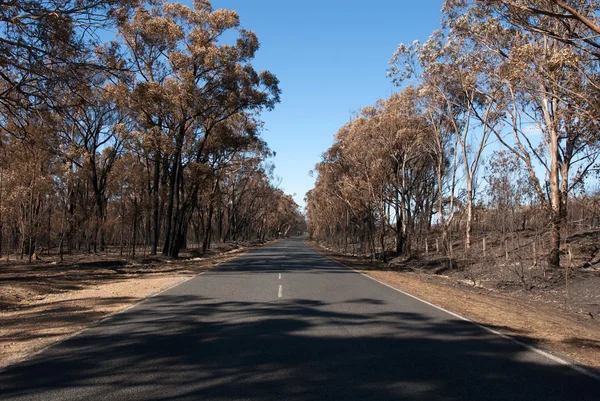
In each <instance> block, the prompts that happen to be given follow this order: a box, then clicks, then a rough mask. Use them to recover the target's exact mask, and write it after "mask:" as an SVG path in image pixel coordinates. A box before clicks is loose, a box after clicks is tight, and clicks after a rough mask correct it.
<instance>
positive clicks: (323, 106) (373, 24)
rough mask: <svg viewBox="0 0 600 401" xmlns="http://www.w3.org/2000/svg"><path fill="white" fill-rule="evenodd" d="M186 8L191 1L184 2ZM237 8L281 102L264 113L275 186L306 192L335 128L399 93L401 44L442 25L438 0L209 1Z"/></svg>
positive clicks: (300, 195) (258, 61) (297, 195)
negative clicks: (396, 65) (394, 79)
mask: <svg viewBox="0 0 600 401" xmlns="http://www.w3.org/2000/svg"><path fill="white" fill-rule="evenodd" d="M183 2H184V3H187V4H190V3H191V0H189V1H183ZM212 4H213V7H214V8H226V9H232V10H236V11H237V12H238V14H239V16H240V21H241V25H242V27H244V28H246V29H250V30H253V31H254V32H255V33H256V34H257V36H258V38H259V41H260V44H261V47H260V50H259V52H258V54H257V57H256V59H255V62H254V66H255V68H257V69H259V70H263V69H267V70H269V71H271V72H273V73H274V74H275V75H276V76H277V77H278V78H279V80H280V88H281V90H282V96H281V103H280V104H278V105H277V106H276V107H275V110H274V111H271V112H269V113H264V114H263V116H262V119H263V121H264V122H265V131H264V132H263V138H264V139H265V140H266V141H267V143H268V144H269V146H270V147H271V149H272V150H274V151H275V152H276V153H277V155H276V157H275V158H274V160H273V161H274V163H275V166H276V169H275V175H276V176H278V177H279V178H280V180H281V182H280V188H282V189H283V190H284V191H285V192H286V193H289V194H295V195H294V199H295V200H296V202H297V203H298V204H300V205H301V206H304V200H303V199H304V195H305V193H306V191H308V190H309V189H311V188H312V187H313V184H314V178H313V177H311V176H309V171H310V170H312V169H313V168H314V166H315V164H316V163H317V162H319V160H320V158H321V154H322V153H323V152H324V151H325V150H327V148H328V147H329V146H330V145H331V144H332V143H333V137H334V135H335V134H336V132H337V130H338V129H339V128H340V127H341V126H342V125H343V124H345V123H346V122H348V121H349V120H350V118H351V116H352V115H353V112H355V111H357V110H360V109H361V108H362V107H365V106H369V105H372V104H374V103H375V101H376V100H377V99H380V98H385V97H388V96H390V95H391V94H392V93H393V92H394V91H396V90H397V89H396V88H394V86H393V85H392V83H391V81H390V79H388V78H386V71H387V68H388V60H389V59H390V58H391V56H392V53H393V52H394V50H395V49H396V48H397V46H398V44H399V43H411V42H413V41H414V40H416V39H418V40H420V41H425V40H426V39H427V38H428V37H429V35H430V34H431V33H432V32H433V31H434V30H435V29H437V28H438V27H439V21H440V18H441V14H440V10H441V7H442V0H420V1H410V0H395V1H393V0H367V1H365V0H360V1H359V0H320V1H319V0H302V1H288V0H213V1H212Z"/></svg>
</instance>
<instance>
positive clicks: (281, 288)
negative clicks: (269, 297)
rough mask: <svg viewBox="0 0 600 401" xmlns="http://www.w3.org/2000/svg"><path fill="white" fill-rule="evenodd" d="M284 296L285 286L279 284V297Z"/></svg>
mask: <svg viewBox="0 0 600 401" xmlns="http://www.w3.org/2000/svg"><path fill="white" fill-rule="evenodd" d="M282 296H283V286H282V285H281V284H280V285H279V291H277V298H281V297H282Z"/></svg>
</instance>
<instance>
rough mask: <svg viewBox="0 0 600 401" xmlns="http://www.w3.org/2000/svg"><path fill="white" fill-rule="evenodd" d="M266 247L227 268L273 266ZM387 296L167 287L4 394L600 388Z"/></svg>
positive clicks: (537, 393)
mask: <svg viewBox="0 0 600 401" xmlns="http://www.w3.org/2000/svg"><path fill="white" fill-rule="evenodd" d="M263 256H264V255H263ZM259 259H260V258H259V257H257V258H256V261H251V263H250V264H246V265H245V266H246V267H244V268H241V267H240V266H237V267H236V266H235V265H229V266H224V267H223V268H221V269H220V270H219V272H221V273H227V272H228V271H237V272H240V271H243V269H246V268H247V269H251V270H255V271H256V270H259V271H262V272H266V271H271V270H272V269H271V267H270V266H271V264H270V263H269V264H268V265H262V266H261V265H260V262H259ZM312 262H313V263H314V264H316V265H317V266H319V263H321V264H323V263H324V262H323V259H322V258H321V259H319V260H314V261H312ZM314 264H311V266H313V268H314V266H315V265H314ZM321 267H322V268H323V269H325V271H326V272H327V273H330V272H332V271H334V272H338V273H340V274H342V273H344V274H351V273H348V271H347V270H344V269H339V268H337V267H334V266H332V265H322V266H321ZM290 268H291V269H294V267H293V266H292V267H290V266H289V265H287V266H286V269H290ZM295 268H297V269H309V268H308V267H306V265H305V264H303V265H302V266H300V265H298V266H296V267H295ZM211 274H217V272H215V273H211ZM315 274H316V273H315ZM382 304H384V301H382V300H380V299H371V298H364V297H357V298H351V299H348V300H346V301H343V305H339V304H338V305H336V304H332V303H327V302H323V301H319V300H314V299H287V300H285V299H284V300H279V301H273V302H233V301H232V302H223V301H219V300H216V299H211V298H208V297H203V296H192V295H176V294H164V295H161V296H156V297H154V298H151V299H150V300H148V301H147V302H145V303H144V304H143V305H142V306H141V307H138V308H136V309H135V310H133V311H131V312H127V313H123V314H120V315H116V316H114V317H113V318H111V319H110V321H109V322H107V323H109V324H105V325H103V326H102V327H97V328H95V329H92V330H89V331H87V332H85V333H83V334H82V335H79V336H77V337H74V338H72V339H70V340H67V341H65V342H63V343H61V344H60V345H58V346H55V347H53V348H51V349H50V350H48V351H47V352H45V353H44V354H42V355H40V356H39V357H38V358H37V359H35V360H32V361H30V362H27V363H24V364H20V365H18V366H15V367H13V368H12V369H9V370H8V371H6V372H4V373H3V374H2V375H0V394H1V396H0V398H2V399H7V400H8V399H40V400H41V399H44V400H47V399H52V397H54V398H55V399H81V398H84V397H85V398H87V399H95V400H98V399H114V400H119V399H143V400H156V401H158V400H233V399H244V400H266V399H277V400H328V399H332V400H361V401H363V400H528V401H529V400H545V401H549V400H597V399H598V394H600V385H599V383H598V382H596V381H594V380H592V379H590V378H588V377H585V376H583V375H581V374H579V373H577V372H575V371H573V370H572V369H570V368H568V367H565V366H559V365H556V364H553V363H550V362H549V361H548V362H549V363H543V362H540V360H539V359H538V360H536V359H535V358H532V357H531V353H529V352H526V350H525V349H524V348H523V347H521V346H519V345H517V344H513V343H511V342H508V341H506V340H504V339H502V338H500V337H497V336H493V335H491V334H489V333H487V332H485V331H484V330H482V329H481V328H479V327H477V326H475V325H472V324H470V323H468V322H464V321H461V320H458V319H456V320H453V319H445V320H440V319H437V318H435V317H430V316H426V315H424V314H420V313H407V312H393V311H389V310H384V311H381V312H378V313H371V312H369V313H365V312H363V310H364V309H363V308H367V309H369V310H372V308H379V307H382V306H385V305H382ZM375 328H376V329H375Z"/></svg>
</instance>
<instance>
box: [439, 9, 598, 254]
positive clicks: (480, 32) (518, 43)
mask: <svg viewBox="0 0 600 401" xmlns="http://www.w3.org/2000/svg"><path fill="white" fill-rule="evenodd" d="M445 9H446V10H447V13H448V14H449V15H450V17H451V18H455V19H456V20H457V21H459V22H460V23H456V24H454V26H455V27H456V29H460V30H462V31H463V33H467V34H468V35H470V36H471V40H473V41H476V42H478V43H480V46H482V47H487V48H489V49H491V51H493V52H495V54H496V56H497V58H496V62H495V64H494V68H492V69H491V70H490V71H493V79H494V80H496V82H497V84H499V85H502V90H503V92H504V96H505V98H506V99H507V100H506V112H507V113H506V117H507V118H506V123H507V125H508V126H509V127H510V131H512V136H511V139H510V140H509V139H507V138H506V136H505V132H504V131H500V130H498V129H494V132H495V133H496V137H497V138H498V140H499V141H500V142H501V143H502V144H503V145H504V146H506V148H507V149H509V150H510V151H512V152H513V153H514V154H516V155H517V156H518V157H519V158H520V159H521V160H522V161H523V162H524V163H525V166H526V167H527V169H528V171H529V175H530V178H531V183H532V185H533V186H534V189H535V192H536V193H537V195H538V199H539V202H540V203H541V204H542V205H544V206H545V207H546V209H547V210H548V214H549V216H550V233H551V241H550V242H551V251H550V253H549V255H548V264H549V265H550V266H559V265H560V244H561V231H562V229H563V227H564V222H565V218H566V210H567V203H568V198H569V194H570V192H571V190H572V188H573V187H574V186H575V185H578V184H580V183H581V182H582V180H583V179H584V178H585V176H586V175H587V173H588V172H589V171H590V168H592V166H593V165H594V163H595V161H596V160H597V157H598V139H599V138H598V136H597V134H596V132H597V124H598V119H597V110H598V109H597V105H596V100H595V99H596V96H594V95H593V94H594V92H595V84H594V82H593V81H592V80H590V77H594V76H596V75H597V71H598V62H597V60H590V58H589V57H588V56H589V53H588V52H586V51H585V50H584V49H581V47H579V46H574V45H571V44H569V43H568V41H564V40H558V39H557V38H555V35H553V34H550V33H548V32H549V31H551V32H555V33H557V32H564V33H565V34H567V33H568V31H569V29H568V28H566V27H565V26H563V25H564V24H563V22H562V21H561V20H559V19H556V18H555V17H554V16H544V15H541V14H540V15H538V16H537V17H536V24H537V28H533V27H531V26H528V25H523V26H520V25H517V24H516V23H515V22H516V20H514V19H509V18H508V16H507V15H506V14H505V13H502V12H497V9H495V8H494V7H489V6H488V3H487V2H483V1H482V2H463V1H448V2H446V4H445ZM503 10H504V11H506V10H507V9H504V8H503ZM532 126H533V127H535V128H537V130H539V131H538V132H540V133H541V138H540V140H536V138H535V136H534V133H535V129H534V130H533V131H532V129H531V127H532ZM537 166H541V167H542V168H543V170H544V172H545V175H546V177H545V179H544V178H540V177H539V176H538V173H537V171H536V167H537ZM573 168H576V169H577V171H575V172H573V171H572V169H573ZM546 189H547V190H546Z"/></svg>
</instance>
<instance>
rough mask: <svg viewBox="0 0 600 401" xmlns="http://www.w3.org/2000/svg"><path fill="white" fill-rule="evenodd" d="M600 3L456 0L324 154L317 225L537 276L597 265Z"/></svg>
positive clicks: (346, 245)
mask: <svg viewBox="0 0 600 401" xmlns="http://www.w3.org/2000/svg"><path fill="white" fill-rule="evenodd" d="M599 13H600V2H598V1H595V0H593V1H589V0H572V1H562V0H505V1H497V0H477V1H469V0H447V1H445V2H444V4H443V9H442V14H443V17H442V20H441V23H440V26H439V29H438V30H436V31H435V32H433V33H432V34H431V36H430V37H429V39H428V40H427V41H425V42H424V43H421V42H419V41H415V42H413V43H409V44H400V45H399V46H398V48H397V50H396V51H395V52H394V53H393V55H392V57H391V59H390V61H389V69H388V76H389V78H390V79H391V80H392V81H393V83H394V84H395V85H396V86H397V88H398V89H397V91H396V93H394V94H393V95H392V96H390V97H389V98H387V99H382V100H379V101H377V102H376V103H375V104H374V105H372V106H369V107H365V108H362V109H361V110H359V111H358V112H356V113H355V115H354V117H353V118H352V119H351V121H349V122H348V123H347V124H345V125H344V126H342V127H340V128H339V131H338V132H337V134H336V136H335V141H334V144H333V145H332V146H331V147H330V148H329V149H328V150H327V151H326V152H325V153H324V154H323V157H322V161H321V162H320V163H318V164H317V165H316V167H315V171H314V174H315V176H316V184H315V187H314V189H312V190H311V191H309V192H308V193H307V195H306V200H307V205H308V206H307V218H308V225H309V232H310V235H311V236H312V238H314V239H316V240H318V241H320V242H322V243H324V244H326V245H327V246H328V247H333V248H336V249H338V250H341V251H343V252H346V253H349V254H350V253H351V254H355V255H363V256H368V257H371V258H373V259H379V260H380V261H383V262H386V261H389V260H390V259H395V260H400V261H404V262H406V261H409V260H415V259H419V258H421V259H423V260H424V261H425V263H430V262H431V261H432V259H435V260H434V261H433V262H435V263H437V264H438V265H439V269H438V270H437V271H443V270H456V269H459V270H465V271H468V270H469V269H473V268H474V267H473V266H475V265H478V266H479V267H480V268H481V269H488V276H489V275H490V274H493V273H491V272H492V271H499V270H500V268H503V269H505V270H507V271H508V272H509V273H507V274H510V277H511V281H516V282H517V283H519V284H518V285H522V286H523V288H524V289H529V288H532V287H533V285H534V284H536V283H538V282H539V281H543V280H544V279H545V278H547V277H548V276H547V274H546V273H547V272H548V271H549V272H552V271H555V272H556V271H557V268H558V267H561V268H567V269H570V268H585V269H590V268H596V267H597V263H598V262H600V243H599V236H600V230H599V227H600V220H599V219H600V186H599V185H598V182H599V181H598V178H599V173H600V165H599V164H598V156H599V155H600V153H599V151H600V147H599V145H600V135H599V122H600V119H599V118H600V107H599V106H600V105H599V104H598V99H599V94H600V92H599V90H600V87H599V86H598V74H599V73H600V64H599V63H600V39H599V38H600V36H599V35H600V19H599V18H598V16H599V15H600V14H599ZM590 270H592V269H590ZM558 271H559V272H560V271H561V270H558ZM563 276H564V275H563ZM536 280H537V281H536ZM562 280H563V285H564V277H563V278H562ZM473 283H475V279H474V280H473Z"/></svg>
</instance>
